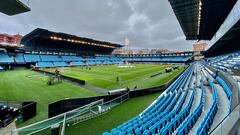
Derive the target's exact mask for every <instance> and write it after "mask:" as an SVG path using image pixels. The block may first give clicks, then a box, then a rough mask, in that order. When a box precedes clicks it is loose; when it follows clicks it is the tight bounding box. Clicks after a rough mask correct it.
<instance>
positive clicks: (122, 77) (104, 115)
mask: <svg viewBox="0 0 240 135" xmlns="http://www.w3.org/2000/svg"><path fill="white" fill-rule="evenodd" d="M1 3H3V4H10V6H9V5H7V6H5V7H2V6H0V12H2V13H4V14H7V15H14V14H20V13H23V12H28V11H30V8H29V7H26V6H25V5H24V4H23V3H20V2H18V0H12V1H10V0H6V1H5V2H0V5H1ZM168 4H169V5H170V6H171V7H172V10H173V13H174V14H175V16H176V18H177V20H178V22H179V24H180V26H181V28H182V31H183V33H184V35H185V37H186V40H195V41H196V42H198V41H200V42H202V40H204V41H207V43H208V46H209V48H208V49H206V50H204V47H203V46H206V44H201V43H200V42H199V43H196V44H195V48H197V49H196V50H194V51H185V52H171V53H161V52H157V51H156V53H146V54H141V53H139V54H130V53H129V54H120V53H119V54H114V53H113V52H114V51H115V50H117V49H118V50H121V49H122V48H127V47H125V46H124V45H121V44H118V43H110V42H107V41H100V40H96V39H90V38H85V37H79V36H76V35H72V34H67V33H62V32H53V31H50V30H47V29H42V28H36V29H35V30H33V31H32V32H30V33H29V34H26V35H25V36H24V37H23V38H22V40H21V45H19V46H14V47H11V46H8V47H6V46H5V45H4V46H1V45H0V134H1V135H2V134H3V135H18V134H19V135H32V134H37V135H60V134H61V135H79V134H83V135H171V134H174V135H187V134H190V135H208V134H210V135H220V134H221V135H236V134H239V133H240V131H239V129H240V128H239V127H240V122H239V119H240V111H239V107H240V102H239V101H240V93H239V92H240V90H239V85H240V46H239V42H240V41H239V39H240V38H239V35H240V12H239V9H240V0H231V1H229V0H218V1H217V0H211V1H210V0H168ZM10 9H15V10H10ZM29 13H31V12H29ZM146 47H147V45H146ZM199 48H200V49H199ZM201 48H203V49H201ZM127 49H128V48H127ZM127 49H125V50H127ZM118 52H121V51H118Z"/></svg>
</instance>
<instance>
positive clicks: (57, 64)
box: [36, 61, 120, 68]
mask: <svg viewBox="0 0 240 135" xmlns="http://www.w3.org/2000/svg"><path fill="white" fill-rule="evenodd" d="M119 63H120V62H119V61H103V62H102V61H86V62H83V61H79V62H69V63H67V62H37V64H36V67H37V68H50V67H69V66H93V65H112V64H119Z"/></svg>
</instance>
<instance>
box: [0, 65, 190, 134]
mask: <svg viewBox="0 0 240 135" xmlns="http://www.w3.org/2000/svg"><path fill="white" fill-rule="evenodd" d="M132 66H133V68H120V67H118V66H117V65H111V66H91V70H89V69H86V67H83V68H82V67H73V68H59V70H60V71H61V73H62V74H64V75H66V76H70V77H73V78H77V79H83V80H86V82H87V84H89V85H93V86H95V87H99V88H103V89H106V90H112V89H117V88H125V87H129V88H130V89H133V87H135V86H136V85H137V87H138V89H143V88H149V87H154V86H159V85H162V84H164V83H166V82H168V81H169V80H171V79H172V78H173V77H175V76H176V75H178V74H179V73H181V72H182V71H183V70H184V68H185V67H184V66H180V69H179V70H174V71H173V72H171V73H165V68H167V67H171V66H173V65H153V64H136V65H132ZM45 70H48V71H51V72H54V71H55V69H45ZM160 72H162V74H159V75H157V76H155V77H150V76H151V75H154V74H158V73H160ZM116 77H119V81H118V82H117V81H116ZM47 80H48V77H47V76H44V75H43V74H40V73H37V72H34V71H31V70H24V69H21V70H13V71H5V72H0V101H1V100H3V101H5V100H7V101H36V102H37V116H35V117H34V118H32V119H30V120H28V121H27V122H24V123H18V124H17V126H18V127H22V126H25V125H28V124H32V123H34V122H37V121H40V120H43V119H46V118H47V112H48V104H50V103H52V102H55V101H58V100H61V99H64V98H79V97H91V96H98V95H100V94H98V93H96V92H93V91H91V90H88V89H85V88H83V87H81V86H79V85H75V84H72V83H68V82H62V83H60V84H57V85H52V86H48V85H47ZM157 95H159V94H157ZM157 95H156V94H155V95H154V96H144V97H138V98H134V99H130V100H129V101H127V102H126V103H124V104H123V106H122V105H120V106H122V107H123V109H126V108H128V107H127V106H128V105H129V108H131V107H132V106H131V103H135V101H137V100H139V101H141V102H143V103H144V101H146V103H147V104H146V105H143V106H141V109H137V110H136V111H135V112H134V113H133V114H132V115H131V116H133V115H136V114H138V113H140V112H141V111H143V109H144V108H145V107H146V106H147V105H149V104H150V103H151V102H152V101H153V99H155V98H156V96H157ZM150 97H151V98H150ZM135 99H136V100H135ZM147 101H149V102H147ZM122 107H117V110H118V111H116V112H115V111H114V110H113V112H115V113H113V114H114V115H119V114H116V113H117V112H121V108H122ZM119 109H120V110H119ZM110 112H111V111H110ZM110 112H109V113H107V114H109V115H110V116H112V117H114V116H113V114H111V113H110ZM126 116H130V115H126ZM105 117H109V116H108V115H104V116H102V117H100V118H105ZM127 118H128V117H126V119H127ZM119 119H120V120H119V122H117V123H115V125H116V124H120V122H122V121H121V118H119ZM113 120H117V119H113ZM108 122H109V121H108ZM108 124H109V123H108ZM81 125H82V124H81ZM107 127H112V126H111V125H106V126H105V128H104V129H106V130H108V129H109V128H107ZM99 128H100V127H99ZM69 130H70V129H69ZM82 130H83V129H82ZM99 130H100V129H99ZM70 132H75V130H74V128H73V130H71V131H70Z"/></svg>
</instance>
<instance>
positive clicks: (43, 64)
mask: <svg viewBox="0 0 240 135" xmlns="http://www.w3.org/2000/svg"><path fill="white" fill-rule="evenodd" d="M36 67H37V68H50V67H55V66H54V65H53V63H52V62H38V63H37V64H36Z"/></svg>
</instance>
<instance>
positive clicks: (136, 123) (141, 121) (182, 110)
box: [103, 64, 232, 135]
mask: <svg viewBox="0 0 240 135" xmlns="http://www.w3.org/2000/svg"><path fill="white" fill-rule="evenodd" d="M198 67H199V68H201V70H197V66H196V64H193V65H191V66H189V67H188V68H187V69H186V70H185V71H184V72H183V73H182V75H181V76H180V77H178V79H177V80H175V81H174V83H173V84H171V85H170V86H169V87H168V88H167V90H166V91H165V92H164V93H163V94H161V95H160V96H159V98H158V99H157V100H155V101H154V102H153V103H152V104H151V105H150V106H149V107H148V108H147V109H146V110H145V111H143V112H142V113H141V114H140V115H138V116H136V117H134V118H132V119H131V120H129V121H127V122H125V123H123V124H122V125H119V126H118V127H116V128H113V129H112V130H111V132H104V133H103V135H125V134H135V135H140V134H143V135H153V134H159V135H168V134H177V135H185V134H188V133H190V132H191V129H193V127H194V126H196V128H194V129H195V130H194V132H196V134H197V135H205V134H208V133H209V131H210V128H211V126H212V124H213V122H214V119H215V116H216V114H217V112H218V103H219V101H218V94H217V90H216V87H215V86H214V84H213V80H211V79H210V76H212V75H211V74H210V73H209V74H210V76H208V74H207V73H206V72H209V71H207V68H206V67H204V66H198ZM202 74H204V77H205V78H206V80H207V82H206V83H207V84H208V85H209V86H210V90H211V92H208V94H211V96H210V97H208V99H207V100H208V102H209V101H212V102H210V103H212V104H211V105H210V104H209V108H205V109H208V110H207V113H204V114H203V108H204V105H205V104H206V103H205V102H206V99H205V92H204V91H205V88H204V82H203V78H202ZM218 78H220V77H218ZM221 80H222V79H221ZM222 81H223V80H222ZM222 81H217V83H218V84H219V85H221V87H222V88H223V90H224V92H225V93H226V95H227V97H229V100H230V101H229V104H231V96H232V95H231V90H230V89H229V88H228V87H227V85H226V83H225V82H224V81H223V82H222ZM224 87H227V88H225V89H224ZM196 93H201V94H200V98H199V99H198V98H196V95H197V94H196ZM211 97H212V99H211ZM193 102H194V103H193ZM230 106H231V105H230ZM205 107H206V106H205ZM230 111H231V110H230ZM201 116H203V117H202V118H200V117H201ZM198 121H199V122H198ZM195 123H198V124H197V125H195Z"/></svg>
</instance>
